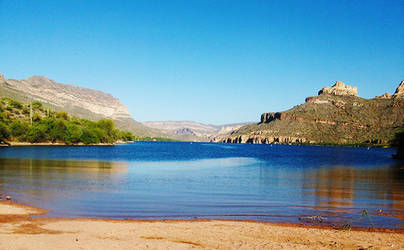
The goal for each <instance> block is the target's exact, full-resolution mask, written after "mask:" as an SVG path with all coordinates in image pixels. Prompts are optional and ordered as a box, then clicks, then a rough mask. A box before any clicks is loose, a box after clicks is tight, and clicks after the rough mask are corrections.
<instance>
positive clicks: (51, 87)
mask: <svg viewBox="0 0 404 250" xmlns="http://www.w3.org/2000/svg"><path fill="white" fill-rule="evenodd" d="M0 97H9V98H12V99H14V100H17V101H20V102H23V103H31V102H33V101H39V102H41V103H42V104H43V105H44V106H45V107H49V108H52V109H54V110H58V111H59V110H64V111H66V112H68V113H69V114H71V115H73V116H77V117H80V118H86V119H89V120H99V119H101V118H108V119H111V120H113V121H114V122H115V124H116V127H117V128H119V129H124V130H128V131H130V132H132V133H133V134H134V135H136V136H165V135H164V133H161V132H160V131H158V130H156V129H151V128H149V127H146V126H144V125H143V124H142V123H140V122H137V121H135V120H134V119H133V118H132V116H131V115H130V113H129V110H128V109H127V108H126V107H125V106H124V105H122V104H121V103H120V101H119V99H117V98H115V97H113V96H112V95H110V94H107V93H104V92H102V91H98V90H93V89H87V88H82V87H78V86H74V85H70V84H63V83H57V82H55V81H54V80H51V79H49V78H46V77H44V76H32V77H29V78H27V79H24V80H14V79H6V78H5V77H4V76H3V75H2V74H0Z"/></svg>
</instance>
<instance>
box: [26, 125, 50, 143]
mask: <svg viewBox="0 0 404 250" xmlns="http://www.w3.org/2000/svg"><path fill="white" fill-rule="evenodd" d="M45 132H46V126H44V125H41V124H35V125H33V126H31V129H30V130H29V131H28V134H27V140H28V141H29V142H31V143H34V142H43V141H45V140H46V133H45Z"/></svg>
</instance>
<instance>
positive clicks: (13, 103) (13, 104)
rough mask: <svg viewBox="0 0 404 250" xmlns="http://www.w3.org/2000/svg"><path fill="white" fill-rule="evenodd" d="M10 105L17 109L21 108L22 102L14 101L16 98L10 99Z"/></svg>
mask: <svg viewBox="0 0 404 250" xmlns="http://www.w3.org/2000/svg"><path fill="white" fill-rule="evenodd" d="M8 105H9V106H10V107H13V108H16V109H21V108H22V104H21V103H20V102H17V101H14V100H10V102H9V103H8Z"/></svg>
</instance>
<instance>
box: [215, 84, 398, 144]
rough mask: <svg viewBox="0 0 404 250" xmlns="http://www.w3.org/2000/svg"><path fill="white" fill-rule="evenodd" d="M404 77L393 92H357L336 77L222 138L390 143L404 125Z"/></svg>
mask: <svg viewBox="0 0 404 250" xmlns="http://www.w3.org/2000/svg"><path fill="white" fill-rule="evenodd" d="M403 97H404V81H402V82H401V83H400V85H399V87H398V88H397V90H396V93H395V94H394V95H393V98H392V96H391V95H389V94H384V95H382V96H379V97H376V98H374V99H368V100H366V99H363V98H360V97H358V95H357V88H356V87H350V86H348V85H345V84H344V83H342V82H337V83H336V84H335V85H334V86H332V87H325V88H323V89H322V90H321V91H320V92H319V95H318V96H314V97H307V98H306V102H305V103H304V104H301V105H298V106H295V107H293V108H292V109H289V110H286V111H284V112H269V113H263V114H262V115H261V120H260V122H259V123H257V124H252V125H248V126H244V127H241V128H239V129H238V130H236V131H233V132H232V133H231V134H230V135H228V136H226V137H222V138H221V139H220V140H216V141H220V142H229V143H257V144H267V143H271V144H272V143H275V144H278V143H280V144H282V143H283V144H290V143H298V144H300V143H315V144H323V143H332V144H358V143H369V144H389V143H390V142H391V141H392V139H393V138H394V136H395V134H396V133H397V132H398V131H400V129H401V128H404V98H403Z"/></svg>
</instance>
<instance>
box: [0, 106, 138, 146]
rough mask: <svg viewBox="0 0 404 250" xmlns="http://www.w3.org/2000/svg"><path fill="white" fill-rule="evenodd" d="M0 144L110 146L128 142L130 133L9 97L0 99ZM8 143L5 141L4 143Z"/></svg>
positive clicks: (105, 122)
mask: <svg viewBox="0 0 404 250" xmlns="http://www.w3.org/2000/svg"><path fill="white" fill-rule="evenodd" d="M0 111H1V113H0V142H1V143H2V144H8V142H30V143H50V142H51V143H63V144H68V145H71V144H80V143H82V144H100V143H107V144H111V143H114V142H117V141H131V140H134V139H135V137H134V136H133V135H132V134H131V133H130V132H123V131H121V130H118V129H115V125H114V123H113V122H112V121H111V120H107V119H101V120H99V121H97V122H94V121H90V120H86V119H80V118H75V117H71V116H69V115H68V114H67V113H66V112H63V111H61V112H55V111H53V110H50V109H49V108H44V107H43V106H42V104H41V103H40V102H37V101H35V102H32V103H31V104H29V105H25V104H22V103H20V102H17V101H15V100H12V99H9V98H2V99H1V100H0ZM6 141H7V142H6Z"/></svg>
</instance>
